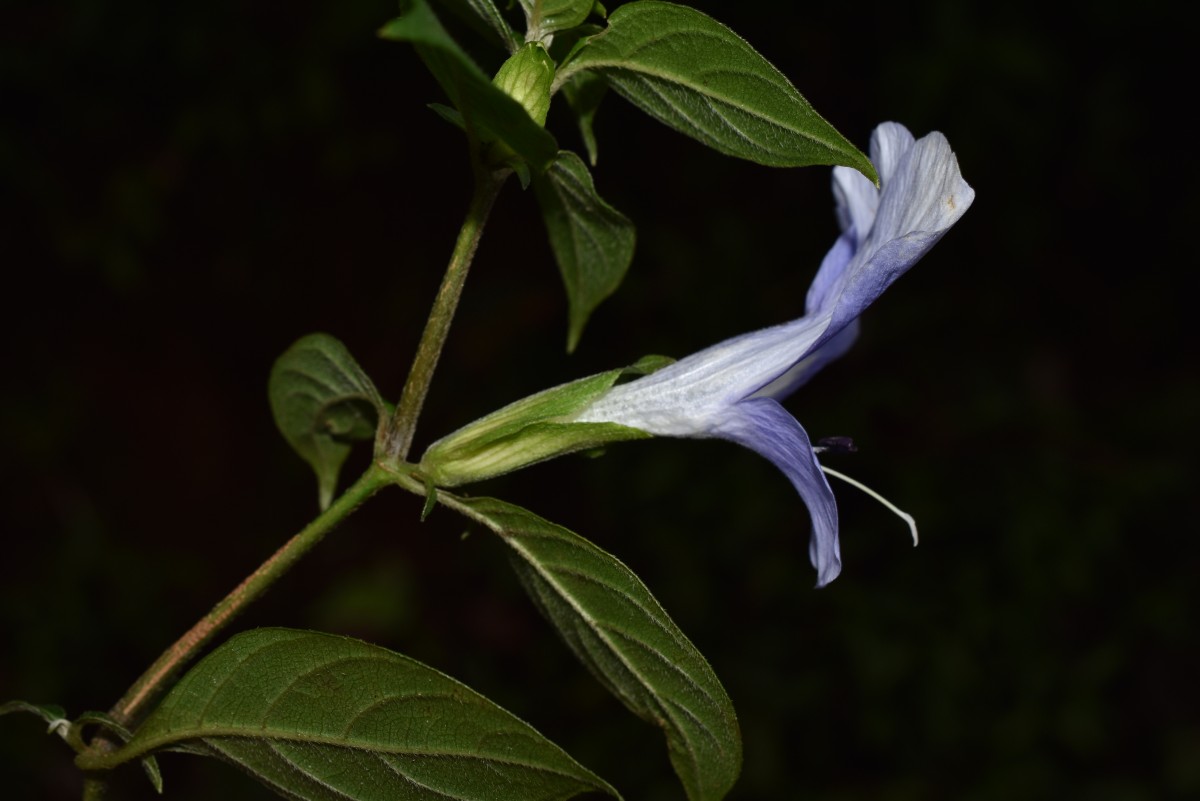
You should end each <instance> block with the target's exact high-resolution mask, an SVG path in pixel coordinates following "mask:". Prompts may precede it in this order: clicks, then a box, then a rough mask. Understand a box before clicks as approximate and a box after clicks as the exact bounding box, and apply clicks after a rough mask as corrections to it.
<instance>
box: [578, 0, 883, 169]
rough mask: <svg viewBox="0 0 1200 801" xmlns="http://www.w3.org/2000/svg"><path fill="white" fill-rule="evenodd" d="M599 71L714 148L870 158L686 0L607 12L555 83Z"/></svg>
mask: <svg viewBox="0 0 1200 801" xmlns="http://www.w3.org/2000/svg"><path fill="white" fill-rule="evenodd" d="M584 70H594V71H596V72H599V73H600V74H601V75H603V76H604V78H605V79H607V80H608V82H609V83H610V84H612V86H613V88H614V89H615V90H616V91H617V93H618V94H620V95H621V96H622V97H624V98H625V99H626V100H628V101H630V102H631V103H633V104H634V105H636V106H637V107H638V108H640V109H642V110H643V111H645V112H646V113H647V114H649V115H650V116H652V117H654V118H656V119H658V120H659V121H660V122H663V123H664V124H666V125H669V126H671V127H672V128H674V129H675V130H677V131H679V132H681V133H684V134H687V135H688V136H691V137H693V138H695V139H697V140H699V141H700V142H703V143H704V144H706V145H708V146H709V147H711V148H713V149H714V150H718V151H720V152H721V153H725V154H727V155H730V156H736V157H738V158H743V159H748V160H750V161H754V162H757V163H759V164H766V165H769V166H773V167H802V166H807V165H810V164H842V165H845V166H848V167H853V168H855V169H857V170H859V171H860V172H862V173H863V174H864V175H866V176H867V177H868V178H870V179H871V180H872V181H875V182H878V176H877V175H876V173H875V169H874V167H872V166H871V162H870V160H869V159H867V157H866V156H864V155H863V154H862V153H860V152H859V151H858V149H857V148H855V147H854V145H852V144H850V142H848V141H847V140H846V139H845V138H844V137H843V136H842V135H841V134H839V133H838V132H837V131H836V130H834V128H833V126H831V125H830V124H829V123H827V122H826V121H825V120H824V119H822V118H821V116H820V115H819V114H817V112H816V111H815V110H813V108H812V106H810V105H809V104H808V101H806V100H805V99H804V98H803V97H801V96H800V93H799V92H798V91H796V87H794V86H792V84H791V82H790V81H789V80H788V79H787V78H786V77H784V75H783V74H782V73H781V72H779V70H777V69H775V68H774V67H773V66H771V64H770V63H768V62H767V60H766V59H764V58H763V57H762V56H761V55H759V54H758V52H756V51H755V50H754V48H752V47H751V46H750V45H749V44H747V43H746V41H745V40H743V39H742V38H741V37H740V36H738V35H737V34H736V33H734V32H733V31H731V30H729V28H726V27H725V26H724V25H722V24H721V23H719V22H717V21H716V20H714V19H712V18H711V17H709V16H707V15H705V14H702V13H700V12H699V11H696V10H695V9H692V8H687V7H686V6H679V5H675V4H673V3H662V2H657V1H656V0H640V2H633V3H627V4H626V5H623V6H621V7H620V8H618V9H617V10H616V11H614V12H613V13H612V14H611V15H609V18H608V28H607V29H606V30H605V31H604V32H603V33H600V34H597V35H596V36H593V37H592V38H591V39H589V40H587V41H586V42H585V43H584V44H583V45H582V46H580V47H579V48H577V49H576V50H575V52H574V55H573V56H572V57H571V58H570V59H569V60H568V61H567V62H566V63H565V64H563V65H562V66H561V68H560V69H559V74H558V77H557V78H556V85H558V86H561V85H562V84H563V83H564V82H565V81H566V80H568V79H569V78H570V77H571V76H573V75H576V74H578V73H579V72H581V71H584Z"/></svg>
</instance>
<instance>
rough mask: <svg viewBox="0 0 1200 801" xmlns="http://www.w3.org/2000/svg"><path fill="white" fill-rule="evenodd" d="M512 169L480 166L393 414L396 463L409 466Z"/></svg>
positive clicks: (391, 448) (391, 443)
mask: <svg viewBox="0 0 1200 801" xmlns="http://www.w3.org/2000/svg"><path fill="white" fill-rule="evenodd" d="M506 177H508V171H507V170H505V171H504V172H500V173H497V172H492V171H490V170H489V169H487V168H486V167H483V166H476V168H475V193H474V195H473V196H472V197H471V205H470V208H468V209H467V217H466V219H465V220H463V224H462V228H461V229H460V230H459V232H458V241H457V242H456V243H455V245H454V252H453V253H452V254H451V256H450V264H449V265H448V266H447V267H446V275H445V276H444V277H443V278H442V285H441V287H440V288H439V289H438V293H437V297H436V298H434V301H433V309H431V310H430V312H429V320H428V321H427V322H426V323H425V331H424V332H423V333H422V334H421V342H420V344H419V345H417V355H416V356H415V357H414V358H413V366H412V370H411V371H410V372H409V374H408V380H407V381H406V382H405V384H404V391H403V392H401V394H400V402H399V403H398V404H397V405H396V413H395V414H394V415H393V416H392V425H391V427H390V429H389V431H388V432H387V435H386V438H385V440H384V442H383V449H382V453H381V454H380V456H382V457H383V458H384V460H386V461H389V462H391V463H393V464H398V463H400V462H403V461H404V460H405V459H407V458H408V452H409V450H410V449H411V448H412V440H413V434H414V433H415V432H416V429H417V418H418V417H419V416H420V414H421V407H422V406H423V405H424V404H425V396H426V395H427V394H428V393H429V384H430V382H431V381H432V380H433V371H434V370H435V369H436V368H437V363H438V357H440V356H441V354H442V348H443V347H444V346H445V344H446V336H447V334H449V332H450V323H451V322H452V321H453V320H454V311H455V309H457V308H458V299H459V297H461V296H462V289H463V284H464V283H466V280H467V272H468V271H469V270H470V268H471V261H472V259H474V258H475V249H476V248H477V247H478V246H479V238H480V237H481V236H482V235H483V227H484V224H485V223H486V222H487V218H488V214H490V213H491V210H492V204H493V203H495V201H496V196H497V195H499V194H500V187H501V186H503V185H504V179H505V178H506Z"/></svg>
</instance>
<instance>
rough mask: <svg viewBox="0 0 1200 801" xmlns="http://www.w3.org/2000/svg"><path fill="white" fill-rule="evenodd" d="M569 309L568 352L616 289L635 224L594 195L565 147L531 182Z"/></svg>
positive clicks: (579, 163)
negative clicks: (596, 309)
mask: <svg viewBox="0 0 1200 801" xmlns="http://www.w3.org/2000/svg"><path fill="white" fill-rule="evenodd" d="M533 188H534V191H535V192H536V193H537V198H538V204H539V205H540V206H541V208H542V219H543V220H544V221H545V223H546V232H547V233H548V234H549V235H550V247H551V249H552V250H553V251H554V260H555V261H557V262H558V270H559V272H560V273H561V274H562V279H563V284H564V285H565V286H566V289H567V301H568V307H569V310H570V314H569V324H568V334H567V351H568V352H569V351H573V350H575V346H576V345H577V344H579V337H580V336H581V335H582V334H583V327H584V325H586V324H587V320H588V317H589V316H590V315H591V313H592V311H594V310H595V308H596V307H597V306H598V305H600V302H601V301H602V300H604V299H605V298H607V297H608V296H609V295H611V294H612V293H613V292H615V291H616V289H617V287H618V286H620V285H621V280H622V279H623V278H624V277H625V273H626V272H627V271H628V270H629V263H630V262H631V261H632V260H633V247H634V239H635V232H634V227H633V223H632V222H630V221H629V218H628V217H626V216H625V215H624V214H622V213H621V212H619V211H617V210H616V209H614V208H613V207H612V206H610V205H608V204H607V203H605V202H604V200H603V199H601V197H600V196H599V195H598V194H596V187H595V184H593V183H592V176H591V174H590V173H589V172H588V168H587V166H586V165H585V164H584V163H583V161H582V160H580V158H579V156H577V155H575V154H574V153H572V152H571V151H569V150H561V151H559V154H558V158H557V159H555V161H554V164H552V165H551V166H550V169H549V170H547V171H546V173H545V175H543V176H541V178H539V179H537V180H535V181H534V182H533Z"/></svg>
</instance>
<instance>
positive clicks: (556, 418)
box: [419, 362, 650, 487]
mask: <svg viewBox="0 0 1200 801" xmlns="http://www.w3.org/2000/svg"><path fill="white" fill-rule="evenodd" d="M641 364H642V363H641V362H638V365H635V366H634V368H631V371H632V372H640V369H639V367H640V365H641ZM626 372H629V371H627V370H609V371H608V372H606V373H598V374H596V375H593V376H589V377H587V378H581V379H579V380H578V381H572V382H570V383H567V384H562V385H560V386H557V387H552V388H551V389H547V390H543V391H542V392H539V393H537V394H536V395H530V396H529V397H528V398H522V399H521V400H519V401H517V402H516V403H510V404H509V405H508V406H505V407H504V408H502V409H500V410H499V411H496V412H492V413H491V414H489V415H487V416H486V417H482V418H480V419H479V420H476V421H475V422H473V423H470V424H468V425H466V426H463V427H462V428H460V429H459V430H457V431H455V432H454V433H452V434H449V435H447V436H445V437H442V438H441V439H439V440H438V441H437V442H435V443H433V444H432V445H430V446H429V449H428V450H426V451H425V454H424V455H423V456H422V457H421V463H420V465H419V473H420V475H421V476H422V477H423V478H424V479H425V480H426V481H428V482H430V483H431V484H433V485H434V486H438V487H455V486H459V485H461V484H469V483H471V482H474V481H483V480H484V479H486V478H492V477H493V476H498V475H502V474H504V473H508V472H511V471H513V470H517V469H519V468H522V467H527V466H529V465H531V464H536V463H537V462H543V461H545V460H547V459H553V458H554V457H556V456H563V455H565V454H568V453H574V452H575V451H580V450H588V449H590V448H595V447H597V446H600V445H604V444H606V443H609V442H621V441H625V440H633V439H645V438H647V437H649V436H650V434H647V433H646V432H644V431H639V430H638V429H636V428H629V427H627V426H622V425H618V424H617V423H574V422H571V421H572V419H573V418H574V417H575V416H577V415H578V414H579V412H581V411H583V410H584V409H585V408H586V407H587V406H588V405H590V404H591V403H592V401H594V400H596V398H598V397H600V396H601V395H603V394H604V393H605V392H607V391H608V389H609V388H610V387H612V385H613V384H615V383H616V382H617V379H618V378H620V377H621V376H622V375H623V374H625V373H626Z"/></svg>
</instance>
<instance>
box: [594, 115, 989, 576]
mask: <svg viewBox="0 0 1200 801" xmlns="http://www.w3.org/2000/svg"><path fill="white" fill-rule="evenodd" d="M871 159H872V161H873V162H874V163H875V167H876V169H877V170H878V172H879V177H880V189H878V190H877V189H876V188H875V186H874V185H873V184H871V182H870V181H868V180H867V179H866V178H865V177H864V176H863V175H862V174H860V173H858V172H856V171H854V170H851V169H848V168H845V167H835V168H834V171H833V191H834V196H835V198H836V200H837V218H838V223H839V225H840V227H841V229H842V234H841V236H840V237H839V238H838V240H837V241H836V242H835V243H834V245H833V247H832V248H831V249H830V250H829V253H828V254H826V256H825V259H824V260H823V261H822V263H821V266H820V268H819V269H818V271H817V275H816V277H815V278H814V279H813V282H812V285H811V286H810V287H809V291H808V296H807V298H806V302H805V315H804V316H803V317H801V318H799V319H797V320H793V321H792V322H789V323H784V324H782V325H777V326H774V327H771V328H765V329H762V330H760V331H754V332H751V333H749V334H743V335H741V336H738V337H734V338H733V339H729V340H726V341H724V342H721V343H719V344H717V345H714V346H712V347H710V348H706V349H705V350H702V351H699V352H698V353H694V354H692V355H691V356H688V357H687V358H684V359H681V360H679V361H678V362H675V363H674V364H672V365H670V366H668V367H665V368H663V369H661V370H659V371H658V372H656V373H653V374H651V375H649V376H646V377H645V378H641V379H638V380H636V381H632V382H630V383H628V384H623V385H619V386H616V387H613V388H612V389H611V390H609V391H608V393H606V394H605V395H604V396H602V397H601V398H599V399H598V400H597V401H596V402H595V403H593V404H592V405H591V406H589V407H588V408H587V409H585V410H584V411H583V413H582V414H581V415H580V416H579V417H577V418H576V420H577V421H578V422H613V423H619V424H621V425H625V426H630V427H632V428H637V429H640V430H643V431H646V432H649V433H651V434H657V435H661V436H673V437H717V438H721V439H726V440H730V441H732V442H737V443H738V444H740V445H744V446H745V447H747V448H750V449H751V450H754V451H756V452H757V453H759V454H760V455H762V456H764V457H766V458H767V459H769V460H770V461H771V462H773V463H774V464H775V465H776V466H777V467H779V469H780V470H782V471H783V472H784V473H785V474H786V475H787V477H788V478H789V479H790V480H791V482H792V484H793V485H794V486H795V487H796V489H797V491H798V492H799V493H800V496H801V497H802V498H803V499H804V502H805V504H806V505H807V506H808V509H809V513H810V515H811V516H812V522H813V534H812V539H811V541H810V549H809V550H810V556H811V558H812V561H813V565H814V567H816V568H817V574H818V580H817V586H823V585H825V584H827V583H829V582H830V581H832V580H833V579H834V578H836V577H837V575H838V573H839V572H840V571H841V554H840V549H839V547H838V523H837V506H836V504H835V502H834V498H833V492H832V491H831V490H830V488H829V484H828V482H827V481H826V480H825V476H824V474H823V473H822V471H821V466H820V464H819V462H818V461H817V457H816V454H815V453H814V452H813V448H812V444H811V443H810V441H809V438H808V435H807V434H806V433H805V431H804V429H803V428H802V427H801V425H800V423H799V422H797V421H796V420H795V418H793V417H792V416H791V415H790V414H789V413H788V412H787V411H785V410H784V408H783V407H782V406H781V405H780V404H779V401H780V400H782V399H783V398H785V397H787V396H788V395H789V394H791V393H792V392H793V391H795V390H796V389H797V388H798V387H800V386H801V385H802V384H804V383H805V382H806V381H807V380H808V379H809V378H810V377H811V376H812V375H813V374H814V373H816V372H817V371H818V370H819V369H820V368H821V367H823V366H824V365H825V364H827V363H828V362H830V361H832V360H833V359H835V358H837V357H838V356H840V355H841V354H842V353H844V352H845V351H846V350H847V349H848V348H849V347H850V345H851V344H852V343H853V341H854V338H855V337H856V335H857V330H858V316H859V315H860V314H861V313H862V312H863V310H864V309H866V307H867V306H869V305H870V304H871V303H872V302H873V301H874V300H875V299H876V298H877V297H879V296H880V295H881V294H882V293H883V291H884V290H885V289H887V288H888V287H889V286H890V285H891V284H892V282H893V281H895V280H896V279H897V278H898V277H900V276H901V275H903V274H904V272H905V271H907V270H908V268H910V267H911V266H912V265H913V264H915V263H916V262H917V261H919V260H920V258H921V257H922V256H924V255H925V253H926V252H928V251H929V249H930V248H932V247H933V246H934V244H936V243H937V241H938V240H939V239H941V237H942V236H943V235H944V234H945V233H946V231H948V230H949V229H950V227H951V226H952V225H954V223H955V222H957V221H958V219H959V218H960V217H961V216H962V215H963V213H964V212H965V211H966V210H967V208H968V207H969V206H970V205H971V202H972V201H973V200H974V197H975V192H974V190H973V189H971V187H970V186H969V185H967V183H966V182H965V181H964V180H963V179H962V175H961V173H960V172H959V169H958V162H957V160H956V159H955V157H954V153H953V152H952V151H951V150H950V145H949V143H948V142H947V141H946V138H945V137H944V136H942V135H941V134H940V133H936V132H935V133H931V134H929V135H927V136H924V137H922V138H921V139H919V140H914V139H913V136H912V134H910V133H909V132H908V130H907V129H906V128H905V127H904V126H902V125H899V124H897V123H891V122H889V123H883V124H882V125H880V126H879V127H878V128H876V129H875V132H874V133H873V135H872V137H871Z"/></svg>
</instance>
